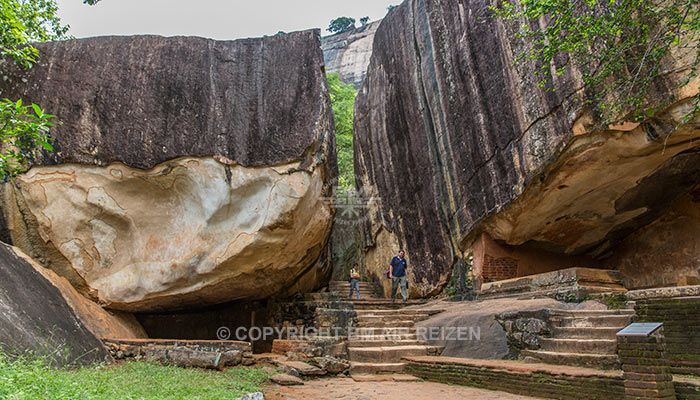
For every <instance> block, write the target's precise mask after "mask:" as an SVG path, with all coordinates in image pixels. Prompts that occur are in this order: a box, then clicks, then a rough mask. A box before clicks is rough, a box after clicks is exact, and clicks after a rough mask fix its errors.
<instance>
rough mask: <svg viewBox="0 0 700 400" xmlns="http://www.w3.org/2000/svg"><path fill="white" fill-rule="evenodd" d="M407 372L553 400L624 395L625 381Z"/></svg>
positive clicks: (468, 370)
mask: <svg viewBox="0 0 700 400" xmlns="http://www.w3.org/2000/svg"><path fill="white" fill-rule="evenodd" d="M406 372H407V373H409V374H412V375H415V376H417V377H419V378H422V379H425V380H427V381H432V382H440V383H448V384H457V385H463V386H471V387H477V388H481V389H489V390H498V391H503V392H508V393H514V394H518V395H522V396H535V397H543V398H551V399H619V398H623V397H624V395H625V387H624V385H623V380H622V377H601V376H571V375H555V374H551V373H547V372H524V371H516V370H514V371H507V370H504V369H502V368H487V367H483V366H481V367H480V366H470V365H457V364H439V363H424V362H414V361H410V362H408V364H407V365H406Z"/></svg>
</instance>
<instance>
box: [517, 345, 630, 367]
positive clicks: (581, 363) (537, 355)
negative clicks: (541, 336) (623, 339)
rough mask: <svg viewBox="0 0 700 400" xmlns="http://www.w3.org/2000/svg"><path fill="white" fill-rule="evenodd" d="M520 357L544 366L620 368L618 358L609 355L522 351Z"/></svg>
mask: <svg viewBox="0 0 700 400" xmlns="http://www.w3.org/2000/svg"><path fill="white" fill-rule="evenodd" d="M520 356H521V357H522V358H523V359H524V360H525V361H532V360H536V361H537V362H541V363H545V364H555V365H572V366H578V367H588V368H599V369H619V368H620V360H619V359H618V357H617V356H616V355H609V354H580V353H558V352H551V351H544V350H523V351H522V352H521V353H520Z"/></svg>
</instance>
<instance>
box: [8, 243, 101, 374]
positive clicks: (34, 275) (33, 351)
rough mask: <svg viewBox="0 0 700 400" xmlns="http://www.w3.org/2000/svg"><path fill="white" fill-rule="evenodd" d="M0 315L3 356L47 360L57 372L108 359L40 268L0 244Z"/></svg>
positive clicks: (97, 341)
mask: <svg viewBox="0 0 700 400" xmlns="http://www.w3.org/2000/svg"><path fill="white" fill-rule="evenodd" d="M0 310H2V312H0V351H2V352H4V353H6V354H10V355H32V356H38V357H47V359H48V361H50V362H51V363H52V364H54V365H57V366H66V365H85V364H90V363H94V362H103V361H107V360H109V359H111V357H110V356H109V353H108V352H107V349H106V348H105V347H104V346H103V344H102V342H101V341H100V340H99V339H98V338H97V337H96V336H95V335H94V334H93V332H91V331H90V330H89V329H88V328H87V327H86V325H85V324H83V322H82V318H81V316H80V315H78V313H76V312H75V310H74V309H73V308H72V307H71V305H69V303H68V302H67V301H66V299H65V298H64V295H63V294H62V291H61V290H60V289H59V288H58V287H57V286H56V285H55V284H54V283H52V282H51V280H50V279H48V278H47V277H46V276H45V272H43V271H41V267H40V266H38V265H36V264H34V263H32V262H31V261H30V260H28V257H27V256H26V255H24V254H23V253H22V252H21V251H20V250H19V249H17V248H14V247H11V246H8V245H6V244H4V243H0ZM102 312H103V313H104V311H102Z"/></svg>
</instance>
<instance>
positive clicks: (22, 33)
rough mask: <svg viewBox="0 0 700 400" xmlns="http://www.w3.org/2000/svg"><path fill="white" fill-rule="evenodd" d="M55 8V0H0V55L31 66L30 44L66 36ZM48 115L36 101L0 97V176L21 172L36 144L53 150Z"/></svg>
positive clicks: (33, 57) (33, 53)
mask: <svg viewBox="0 0 700 400" xmlns="http://www.w3.org/2000/svg"><path fill="white" fill-rule="evenodd" d="M57 11H58V8H57V6H56V1H55V0H23V1H19V0H0V28H2V29H0V55H1V56H9V57H12V58H13V59H14V61H15V62H16V63H17V64H19V65H21V66H24V67H27V68H28V67H31V66H32V65H33V64H34V63H35V62H36V61H37V59H38V58H39V52H38V51H37V50H36V49H35V48H34V47H32V46H31V45H30V43H32V42H41V41H47V40H58V39H65V38H67V37H68V26H62V25H61V21H60V19H59V18H58V16H57V15H56V13H57ZM52 118H54V116H53V115H49V114H45V113H44V111H43V110H42V109H41V108H40V107H39V106H37V105H36V104H31V105H28V106H24V105H22V100H21V99H19V100H17V101H12V100H9V99H3V100H0V140H2V154H0V178H2V179H7V178H9V177H12V176H14V175H16V174H17V173H19V172H22V171H23V170H24V168H23V164H24V162H25V160H26V158H27V157H28V156H31V155H33V154H34V153H36V152H37V151H38V149H39V148H38V147H37V146H41V148H42V149H44V150H48V151H53V148H52V147H51V144H49V137H48V129H49V127H51V126H53V125H54V124H53V123H52V122H50V121H49V120H50V119H52Z"/></svg>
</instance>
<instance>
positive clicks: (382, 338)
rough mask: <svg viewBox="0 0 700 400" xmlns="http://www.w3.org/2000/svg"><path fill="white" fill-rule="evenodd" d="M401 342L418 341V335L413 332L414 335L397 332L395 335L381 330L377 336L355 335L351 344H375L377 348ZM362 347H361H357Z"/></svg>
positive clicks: (351, 338) (350, 341) (351, 339)
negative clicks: (385, 344)
mask: <svg viewBox="0 0 700 400" xmlns="http://www.w3.org/2000/svg"><path fill="white" fill-rule="evenodd" d="M401 340H418V335H417V334H416V333H415V332H413V333H400V332H395V333H382V331H381V330H378V331H377V332H376V334H374V335H372V334H368V335H360V334H357V335H353V336H351V337H350V340H349V343H356V342H372V343H374V345H375V346H381V345H382V344H383V343H392V342H395V341H401ZM357 347H360V346H357Z"/></svg>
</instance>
